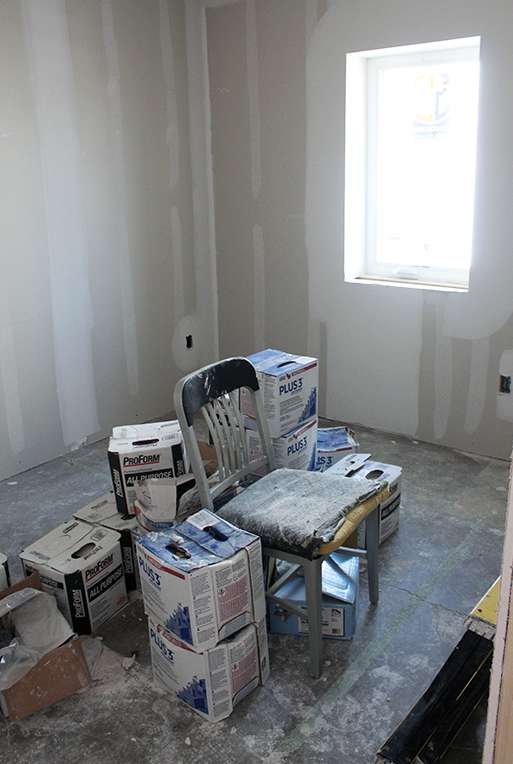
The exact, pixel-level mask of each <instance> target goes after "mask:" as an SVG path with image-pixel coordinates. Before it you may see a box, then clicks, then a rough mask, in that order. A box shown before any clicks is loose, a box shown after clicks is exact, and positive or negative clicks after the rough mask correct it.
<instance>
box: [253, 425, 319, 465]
mask: <svg viewBox="0 0 513 764" xmlns="http://www.w3.org/2000/svg"><path fill="white" fill-rule="evenodd" d="M245 421H246V423H249V424H250V428H249V429H246V437H247V442H248V449H249V454H250V458H251V459H254V458H256V457H257V456H259V455H260V454H261V453H262V445H261V442H260V435H259V434H258V432H257V430H255V429H254V427H256V424H255V423H254V422H251V420H249V418H248V417H246V420H245ZM271 445H272V448H273V455H274V463H275V467H284V468H287V469H291V470H311V471H312V470H315V465H316V461H317V419H310V421H309V422H307V423H306V424H304V425H302V426H301V427H298V428H297V429H296V430H292V432H289V433H288V434H287V435H282V436H281V438H271Z"/></svg>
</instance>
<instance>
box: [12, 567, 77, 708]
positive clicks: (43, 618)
mask: <svg viewBox="0 0 513 764" xmlns="http://www.w3.org/2000/svg"><path fill="white" fill-rule="evenodd" d="M39 586H40V582H39V579H38V576H37V575H36V574H33V575H32V576H30V577H29V578H27V579H25V580H24V581H21V582H19V583H18V584H16V585H15V586H12V587H9V588H8V589H5V590H4V591H2V592H0V623H1V624H3V625H4V627H5V625H6V622H8V624H9V627H8V628H9V630H11V632H12V635H13V639H12V641H11V644H10V645H9V648H10V649H9V648H8V649H7V650H6V649H4V650H0V655H1V654H2V653H3V656H2V657H0V684H1V691H0V710H1V712H2V714H3V715H4V716H6V717H8V718H9V719H10V720H11V721H15V720H19V719H23V718H25V717H26V716H28V715H29V714H32V713H34V712H35V711H39V710H40V709H43V708H46V707H47V706H49V705H52V704H53V703H56V702H57V701H59V700H62V699H63V698H65V697H68V696H69V695H72V694H73V693H75V692H77V691H78V690H80V689H82V688H84V687H87V686H88V685H89V684H90V682H91V678H90V675H89V670H88V668H87V665H86V662H85V659H84V655H83V652H82V648H81V645H80V642H79V641H78V640H77V639H74V638H72V631H71V629H70V628H69V625H68V624H67V623H66V621H65V620H64V618H63V616H62V615H61V613H60V612H59V611H58V610H57V607H56V603H55V599H54V598H53V597H52V596H51V595H48V594H46V593H44V592H42V591H41V590H40V589H38V588H35V587H39ZM16 654H18V655H16ZM6 658H9V659H10V664H9V662H8V661H6Z"/></svg>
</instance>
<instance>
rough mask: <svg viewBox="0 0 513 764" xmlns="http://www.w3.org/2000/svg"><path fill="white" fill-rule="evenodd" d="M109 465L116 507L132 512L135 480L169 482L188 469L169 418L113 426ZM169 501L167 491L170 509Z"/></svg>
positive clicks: (175, 424)
mask: <svg viewBox="0 0 513 764" xmlns="http://www.w3.org/2000/svg"><path fill="white" fill-rule="evenodd" d="M109 465H110V472H111V476H112V484H113V486H114V495H115V497H116V504H117V507H118V511H119V512H120V513H121V514H122V515H131V514H134V509H133V504H134V501H135V498H136V486H137V485H138V484H139V483H141V482H143V481H159V480H163V481H170V482H171V481H175V480H177V479H178V478H180V477H181V476H182V475H185V474H186V473H188V472H189V466H188V463H187V457H186V454H185V449H184V446H183V439H182V432H181V430H180V425H179V424H178V422H176V421H171V422H156V423H154V424H136V425H127V426H125V427H115V428H114V429H113V430H112V437H111V438H110V441H109ZM191 479H192V475H191ZM172 502H173V496H172V495H170V497H169V503H170V510H171V511H172V509H173V506H172Z"/></svg>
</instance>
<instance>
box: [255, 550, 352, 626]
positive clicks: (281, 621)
mask: <svg viewBox="0 0 513 764" xmlns="http://www.w3.org/2000/svg"><path fill="white" fill-rule="evenodd" d="M358 580H359V558H358V557H351V556H349V555H347V554H343V553H341V552H335V553H334V554H332V555H330V557H329V558H328V559H327V560H325V561H324V562H323V563H322V635H323V637H325V638H326V639H352V637H353V635H354V632H355V629H356V621H357V613H358ZM275 594H276V596H277V597H282V598H284V599H286V600H288V601H289V602H290V603H291V604H293V605H295V606H296V607H306V593H305V581H304V578H303V576H302V575H299V574H296V575H294V576H292V578H289V579H288V580H287V581H285V583H284V584H283V585H282V586H280V588H279V589H278V590H277V591H276V592H275ZM269 617H270V624H271V632H273V633H275V634H294V635H304V634H308V621H307V620H306V619H304V618H301V617H300V616H299V615H296V614H295V613H291V612H290V611H288V610H285V608H283V607H281V606H280V605H279V604H278V603H277V602H271V604H270V606H269Z"/></svg>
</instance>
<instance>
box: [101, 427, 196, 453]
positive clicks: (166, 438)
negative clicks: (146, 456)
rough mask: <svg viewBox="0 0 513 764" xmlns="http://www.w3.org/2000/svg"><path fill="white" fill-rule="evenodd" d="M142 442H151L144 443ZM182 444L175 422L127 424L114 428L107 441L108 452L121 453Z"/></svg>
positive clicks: (180, 432)
mask: <svg viewBox="0 0 513 764" xmlns="http://www.w3.org/2000/svg"><path fill="white" fill-rule="evenodd" d="M144 441H151V442H149V443H145V442H144ZM181 442H182V431H181V429H180V425H179V424H178V422H177V421H176V420H172V421H169V422H151V423H149V424H129V425H124V426H121V427H114V428H113V430H112V436H111V438H110V441H109V451H114V452H117V453H123V452H124V451H125V450H127V449H134V448H135V449H137V450H138V451H144V449H145V448H149V449H152V448H159V447H162V446H170V445H174V444H177V443H178V444H179V443H181Z"/></svg>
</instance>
